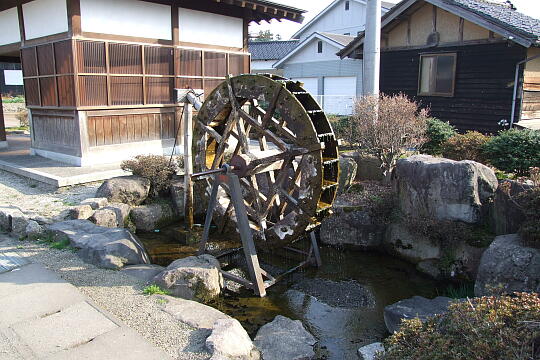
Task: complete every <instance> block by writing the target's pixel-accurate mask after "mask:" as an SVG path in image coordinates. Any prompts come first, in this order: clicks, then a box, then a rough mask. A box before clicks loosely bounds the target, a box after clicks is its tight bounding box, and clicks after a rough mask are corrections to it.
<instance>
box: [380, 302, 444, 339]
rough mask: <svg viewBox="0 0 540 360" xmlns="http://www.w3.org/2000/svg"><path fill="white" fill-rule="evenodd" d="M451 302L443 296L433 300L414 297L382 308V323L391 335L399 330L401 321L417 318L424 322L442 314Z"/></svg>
mask: <svg viewBox="0 0 540 360" xmlns="http://www.w3.org/2000/svg"><path fill="white" fill-rule="evenodd" d="M452 301H453V300H452V299H450V298H447V297H443V296H439V297H436V298H435V299H426V298H425V297H422V296H414V297H412V298H410V299H405V300H401V301H398V302H397V303H394V304H392V305H388V306H386V307H385V308H384V323H385V324H386V328H387V329H388V331H389V332H390V333H391V334H393V333H394V332H396V331H398V330H399V328H400V326H401V321H402V320H406V319H414V318H419V319H420V320H422V321H425V320H427V319H428V318H429V317H432V316H434V315H439V314H444V313H445V312H446V311H447V310H448V306H449V305H450V304H451V303H452Z"/></svg>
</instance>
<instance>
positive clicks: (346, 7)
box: [345, 1, 350, 11]
mask: <svg viewBox="0 0 540 360" xmlns="http://www.w3.org/2000/svg"><path fill="white" fill-rule="evenodd" d="M349 8H350V3H349V1H345V11H349Z"/></svg>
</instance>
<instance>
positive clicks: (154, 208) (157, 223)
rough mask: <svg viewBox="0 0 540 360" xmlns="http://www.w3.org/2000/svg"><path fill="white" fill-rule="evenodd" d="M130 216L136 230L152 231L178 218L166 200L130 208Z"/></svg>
mask: <svg viewBox="0 0 540 360" xmlns="http://www.w3.org/2000/svg"><path fill="white" fill-rule="evenodd" d="M130 218H131V220H132V221H133V224H134V225H135V227H136V228H137V230H138V231H146V232H150V231H154V230H155V229H160V228H162V227H165V226H167V225H170V224H172V223H174V222H175V221H177V220H178V218H177V217H176V216H175V214H174V211H173V209H172V206H171V205H170V204H169V203H167V202H159V203H154V204H150V205H141V206H138V207H136V208H133V209H132V210H131V214H130Z"/></svg>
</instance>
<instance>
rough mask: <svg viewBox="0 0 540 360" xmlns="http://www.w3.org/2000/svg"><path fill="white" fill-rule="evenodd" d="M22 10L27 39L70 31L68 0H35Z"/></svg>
mask: <svg viewBox="0 0 540 360" xmlns="http://www.w3.org/2000/svg"><path fill="white" fill-rule="evenodd" d="M22 10H23V17H24V31H25V34H26V38H27V39H35V38H39V37H42V36H48V35H53V34H58V33H62V32H66V31H68V18H67V4H66V0H34V1H32V2H29V3H26V4H23V6H22Z"/></svg>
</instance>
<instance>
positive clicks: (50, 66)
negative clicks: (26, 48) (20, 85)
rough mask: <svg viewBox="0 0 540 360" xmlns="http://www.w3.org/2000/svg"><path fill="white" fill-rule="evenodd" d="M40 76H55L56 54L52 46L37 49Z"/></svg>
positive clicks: (41, 46) (42, 46)
mask: <svg viewBox="0 0 540 360" xmlns="http://www.w3.org/2000/svg"><path fill="white" fill-rule="evenodd" d="M37 61H38V70H39V75H54V52H53V46H52V44H47V45H40V46H38V47H37Z"/></svg>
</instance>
